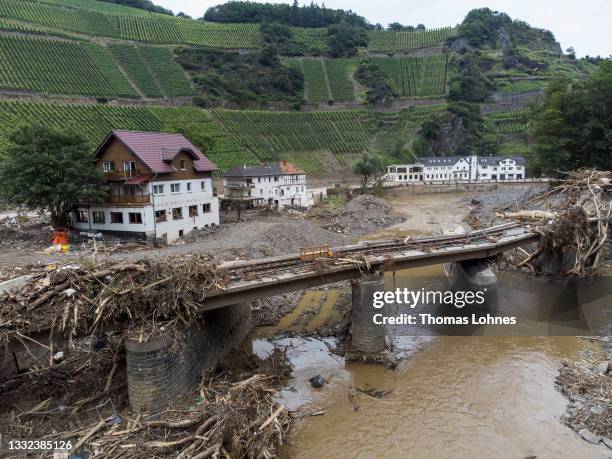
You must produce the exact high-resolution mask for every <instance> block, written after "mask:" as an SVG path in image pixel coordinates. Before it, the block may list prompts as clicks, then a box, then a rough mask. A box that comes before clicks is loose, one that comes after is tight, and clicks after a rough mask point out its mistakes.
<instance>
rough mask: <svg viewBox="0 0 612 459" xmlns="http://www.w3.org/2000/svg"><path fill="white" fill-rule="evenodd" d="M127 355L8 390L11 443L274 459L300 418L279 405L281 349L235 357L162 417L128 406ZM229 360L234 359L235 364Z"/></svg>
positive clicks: (3, 425) (61, 368)
mask: <svg viewBox="0 0 612 459" xmlns="http://www.w3.org/2000/svg"><path fill="white" fill-rule="evenodd" d="M123 358H124V356H123V355H121V353H119V352H118V351H116V350H114V351H111V350H110V349H105V350H102V351H100V352H98V353H94V352H86V351H83V352H79V353H78V354H77V355H75V356H71V357H69V358H67V359H66V361H65V362H62V363H61V364H58V365H56V366H53V367H48V368H44V369H39V370H37V371H35V372H31V373H30V374H28V375H20V376H19V377H17V378H16V379H14V380H11V381H14V382H16V384H12V385H11V386H10V387H7V383H4V384H3V390H2V392H1V393H0V407H1V409H2V411H3V413H6V416H2V419H1V420H0V432H1V433H2V434H3V435H4V436H6V437H7V438H24V437H26V436H27V438H38V439H45V440H62V441H67V440H70V441H71V444H72V451H71V452H72V453H75V454H78V455H79V456H81V457H104V458H150V457H168V458H170V457H172V458H177V457H180V458H195V457H197V458H206V457H235V458H272V457H277V456H278V454H277V448H278V447H279V446H280V445H282V444H283V443H284V441H285V438H286V435H287V433H288V431H289V428H290V425H291V422H292V419H291V415H290V413H289V412H288V410H286V409H285V407H284V406H282V405H280V404H279V403H278V402H277V401H276V400H275V395H276V394H277V391H278V389H279V388H280V387H281V386H282V385H283V384H284V383H285V382H286V380H287V378H288V376H289V374H290V372H291V366H290V364H289V363H288V360H287V358H286V356H285V354H284V353H283V352H282V351H280V350H275V351H274V352H273V353H272V354H271V355H270V356H269V357H267V358H266V359H259V358H258V357H256V356H243V357H242V358H240V356H236V355H234V356H232V358H231V363H227V362H225V361H224V362H220V364H219V365H218V366H217V368H216V370H214V371H211V372H209V373H205V374H203V376H202V382H201V383H200V385H199V387H198V388H197V389H196V390H195V391H193V392H191V393H188V394H184V395H182V396H180V397H178V398H177V399H176V400H175V402H174V403H173V405H172V406H170V407H169V408H168V409H167V410H166V411H164V412H162V413H158V414H137V413H133V412H131V410H130V409H129V406H128V400H127V391H126V390H125V385H126V375H125V370H124V369H122V368H123V366H122V365H120V364H121V360H122V359H123ZM227 360H228V361H229V360H230V359H227Z"/></svg>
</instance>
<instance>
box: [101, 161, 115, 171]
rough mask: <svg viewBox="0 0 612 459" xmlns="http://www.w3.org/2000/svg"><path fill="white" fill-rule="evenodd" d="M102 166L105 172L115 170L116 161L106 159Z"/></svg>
mask: <svg viewBox="0 0 612 459" xmlns="http://www.w3.org/2000/svg"><path fill="white" fill-rule="evenodd" d="M102 168H103V170H104V172H113V171H114V170H115V161H104V162H103V163H102Z"/></svg>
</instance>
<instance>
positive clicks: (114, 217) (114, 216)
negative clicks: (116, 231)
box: [110, 212, 123, 223]
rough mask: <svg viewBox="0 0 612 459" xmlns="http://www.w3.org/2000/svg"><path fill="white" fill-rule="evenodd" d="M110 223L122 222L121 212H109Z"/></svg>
mask: <svg viewBox="0 0 612 459" xmlns="http://www.w3.org/2000/svg"><path fill="white" fill-rule="evenodd" d="M110 214H111V223H123V213H122V212H111V213H110Z"/></svg>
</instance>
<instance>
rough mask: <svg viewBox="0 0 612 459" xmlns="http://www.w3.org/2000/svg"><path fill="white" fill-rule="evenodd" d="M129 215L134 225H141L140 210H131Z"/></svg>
mask: <svg viewBox="0 0 612 459" xmlns="http://www.w3.org/2000/svg"><path fill="white" fill-rule="evenodd" d="M128 215H129V218H130V223H131V224H132V225H139V224H141V223H142V214H141V213H140V212H130V213H129V214H128Z"/></svg>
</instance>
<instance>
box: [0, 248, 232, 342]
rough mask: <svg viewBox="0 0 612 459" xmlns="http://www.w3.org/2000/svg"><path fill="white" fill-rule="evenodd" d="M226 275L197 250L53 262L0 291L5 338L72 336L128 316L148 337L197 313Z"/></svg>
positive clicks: (0, 331)
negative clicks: (135, 259) (114, 259)
mask: <svg viewBox="0 0 612 459" xmlns="http://www.w3.org/2000/svg"><path fill="white" fill-rule="evenodd" d="M227 281H228V280H227V274H226V273H225V272H224V271H223V270H220V269H219V268H218V265H217V263H216V262H215V261H214V260H211V259H210V258H208V257H204V256H199V255H193V256H189V257H181V258H174V257H170V258H164V259H156V260H140V261H138V262H135V263H128V262H122V263H111V262H105V263H98V264H96V263H94V262H92V261H87V260H84V261H83V262H82V263H80V264H66V265H61V266H51V267H47V268H45V269H41V270H40V272H38V273H35V274H33V276H32V277H31V278H30V279H29V281H28V283H27V285H26V286H25V287H24V288H22V289H21V290H20V291H18V292H16V293H9V292H4V293H2V294H0V345H1V344H6V343H7V341H8V340H9V338H20V337H23V335H27V334H29V333H33V332H37V331H51V333H55V334H57V335H63V336H64V337H65V338H67V339H68V340H72V338H73V337H75V336H83V335H90V334H93V333H96V332H97V331H99V330H101V329H102V328H104V327H105V326H107V325H113V326H116V325H119V326H121V325H126V324H127V323H129V329H130V332H131V333H136V334H139V336H140V339H141V340H146V339H147V338H148V337H150V336H151V335H154V334H155V333H156V332H158V331H160V329H161V328H162V327H164V328H165V331H166V332H167V331H168V328H169V327H170V326H171V325H172V324H173V323H175V324H180V323H184V324H185V325H187V324H189V323H190V322H192V321H193V320H194V319H197V318H198V317H199V316H200V314H201V312H200V310H199V306H198V303H201V301H202V300H203V298H204V297H205V294H206V292H207V291H210V290H214V289H222V288H223V287H224V286H225V285H226V283H227ZM120 328H121V327H120Z"/></svg>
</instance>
